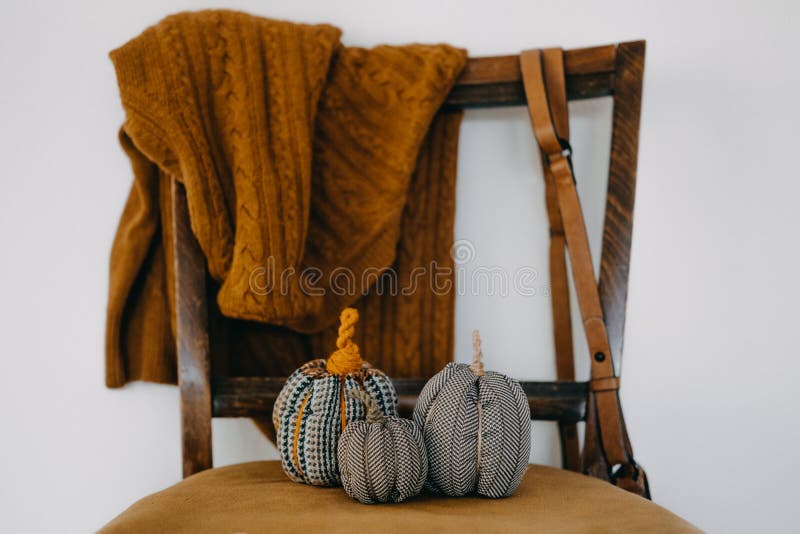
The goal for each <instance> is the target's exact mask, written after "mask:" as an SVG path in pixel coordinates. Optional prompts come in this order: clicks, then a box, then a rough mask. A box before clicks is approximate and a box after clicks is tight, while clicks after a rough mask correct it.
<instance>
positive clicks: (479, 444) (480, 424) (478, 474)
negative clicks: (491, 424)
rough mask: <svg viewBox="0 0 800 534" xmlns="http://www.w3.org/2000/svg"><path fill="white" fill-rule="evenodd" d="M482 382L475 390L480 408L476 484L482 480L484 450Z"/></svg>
mask: <svg viewBox="0 0 800 534" xmlns="http://www.w3.org/2000/svg"><path fill="white" fill-rule="evenodd" d="M480 383H481V381H480V380H478V381H476V382H475V389H476V390H477V393H478V395H477V403H476V404H477V406H478V460H477V462H476V464H475V484H476V487H477V484H479V483H480V480H481V449H482V448H483V407H482V406H481V389H480Z"/></svg>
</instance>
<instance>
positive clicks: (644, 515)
mask: <svg viewBox="0 0 800 534" xmlns="http://www.w3.org/2000/svg"><path fill="white" fill-rule="evenodd" d="M387 529H388V530H387ZM521 531H525V532H530V531H541V532H698V530H697V529H696V528H695V527H693V526H692V525H691V524H689V523H687V522H686V521H684V520H683V519H681V518H679V517H678V516H676V515H675V514H673V513H671V512H669V511H667V510H665V509H664V508H661V507H660V506H658V505H656V504H653V503H652V502H650V501H647V500H645V499H642V498H641V497H637V496H636V495H633V494H631V493H627V492H625V491H623V490H620V489H618V488H616V487H613V486H612V485H610V484H607V483H605V482H602V481H600V480H597V479H593V478H590V477H587V476H584V475H579V474H577V473H573V472H570V471H563V470H560V469H554V468H551V467H544V466H539V465H531V466H529V468H528V472H527V473H526V475H525V477H524V479H523V481H522V484H521V485H520V487H519V489H518V490H517V492H516V493H515V494H514V495H513V496H512V497H509V498H506V499H486V498H481V497H462V498H447V497H434V496H429V495H421V496H419V497H416V498H414V499H411V500H409V501H406V502H403V503H400V504H382V505H378V504H373V505H366V504H360V503H358V502H356V501H353V500H352V499H350V498H349V497H348V496H347V495H346V494H345V493H344V491H343V490H342V488H320V487H312V486H307V485H305V484H297V483H296V482H292V481H290V480H289V479H287V478H286V475H284V474H283V471H282V470H281V466H280V462H251V463H244V464H238V465H231V466H227V467H219V468H216V469H210V470H208V471H204V472H202V473H198V474H196V475H194V476H191V477H189V478H187V479H186V480H184V481H182V482H179V483H178V484H175V485H174V486H172V487H170V488H167V489H165V490H164V491H160V492H158V493H154V494H153V495H150V496H148V497H145V498H144V499H142V500H140V501H138V502H137V503H135V504H134V505H133V506H131V507H130V508H128V509H127V510H125V511H124V512H123V513H122V514H120V515H119V516H118V517H117V518H116V519H114V520H113V521H111V522H110V523H109V524H108V525H106V526H105V527H103V529H102V530H101V531H100V532H102V533H105V534H112V533H125V532H136V533H140V532H187V533H192V534H202V533H206V532H208V533H211V532H213V533H234V532H235V533H243V532H247V533H251V534H252V533H258V532H305V533H308V532H325V533H326V534H327V533H335V532H346V533H347V534H352V533H353V532H359V533H366V532H383V533H385V532H437V533H446V532H456V533H459V534H464V533H467V532H481V533H482V534H486V533H489V532H521Z"/></svg>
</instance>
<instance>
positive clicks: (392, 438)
mask: <svg viewBox="0 0 800 534" xmlns="http://www.w3.org/2000/svg"><path fill="white" fill-rule="evenodd" d="M351 393H353V395H352V396H353V397H356V398H360V399H361V400H362V402H363V403H364V405H365V406H367V420H366V421H352V422H350V423H348V425H347V428H345V430H344V432H343V433H342V437H341V439H339V471H340V472H341V475H342V486H344V490H345V491H346V492H347V494H348V495H349V496H350V497H352V498H354V499H356V500H358V501H361V502H362V503H365V504H371V503H386V502H401V501H404V500H406V499H408V498H409V497H413V496H414V495H417V494H418V493H419V492H420V491H422V487H423V485H424V484H425V477H426V476H427V473H428V460H427V457H426V454H425V446H424V443H423V440H422V433H421V432H420V430H419V427H418V426H417V425H416V424H415V423H414V422H413V421H411V420H409V419H403V418H401V417H394V416H388V417H387V416H384V415H383V413H382V412H381V409H380V407H379V406H378V403H377V402H376V401H375V400H374V399H373V397H371V396H370V394H369V393H366V392H363V391H359V392H357V393H356V392H355V391H353V392H351Z"/></svg>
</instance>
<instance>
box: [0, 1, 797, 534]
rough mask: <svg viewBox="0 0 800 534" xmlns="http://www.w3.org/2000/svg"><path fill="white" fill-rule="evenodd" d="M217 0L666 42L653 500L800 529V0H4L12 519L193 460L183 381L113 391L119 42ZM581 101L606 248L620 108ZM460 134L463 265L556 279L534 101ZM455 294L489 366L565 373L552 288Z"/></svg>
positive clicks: (632, 368) (575, 117) (3, 217)
mask: <svg viewBox="0 0 800 534" xmlns="http://www.w3.org/2000/svg"><path fill="white" fill-rule="evenodd" d="M201 6H204V7H206V6H207V7H214V6H216V7H223V6H232V7H239V8H242V9H248V10H249V11H251V12H255V13H258V14H262V15H266V16H272V17H277V18H288V19H292V20H296V21H309V22H322V21H326V22H331V23H334V24H336V25H338V26H340V27H341V28H343V29H344V30H345V33H344V40H345V42H346V43H348V44H351V45H372V44H376V43H383V42H389V43H404V42H410V41H426V42H435V41H447V42H451V43H453V44H457V45H461V46H464V47H466V48H468V49H469V51H470V53H471V54H472V55H490V54H502V53H505V54H507V53H514V52H516V51H518V50H520V49H523V48H528V47H535V46H552V45H562V46H564V47H577V46H588V45H595V44H602V43H610V42H618V41H624V40H630V39H637V38H646V39H647V40H648V47H647V62H646V77H645V93H644V107H643V115H642V132H641V145H640V158H639V184H638V191H637V201H636V219H635V220H636V224H635V235H634V245H633V258H632V271H631V280H630V295H629V299H628V324H627V330H626V338H625V347H626V350H625V365H624V382H623V384H624V386H623V400H624V404H625V409H626V415H627V418H628V423H629V426H630V429H631V433H632V437H633V440H634V444H635V447H636V449H637V454H638V457H639V458H640V460H641V461H642V462H643V463H644V465H645V466H646V467H647V469H648V472H649V474H650V478H651V482H652V488H653V494H654V497H655V500H656V502H658V503H660V504H662V505H664V506H666V507H668V508H670V509H672V510H674V511H675V512H677V513H678V514H680V515H682V516H684V517H685V518H687V519H689V520H690V521H693V522H694V523H696V524H697V525H699V526H700V527H702V528H704V529H707V530H711V531H718V532H751V531H756V530H762V531H770V532H774V531H791V530H793V529H796V528H798V527H797V525H798V520H797V516H796V513H797V512H796V501H797V497H798V495H800V492H798V490H797V487H796V484H797V483H796V480H797V477H798V476H800V459H799V458H800V455H798V453H797V448H798V446H800V431H798V424H797V421H798V415H797V412H796V408H797V404H796V402H795V399H796V396H795V395H794V394H793V392H794V389H795V387H796V383H797V378H798V374H800V358H798V357H799V356H800V352H799V351H798V349H797V342H796V337H797V320H798V319H799V318H800V316H799V315H798V308H797V303H798V302H800V284H798V276H797V273H798V271H800V254H799V253H798V237H797V234H798V231H800V216H798V211H797V198H798V195H800V179H799V178H800V176H798V172H797V170H796V169H797V167H796V166H797V157H796V154H797V150H798V146H797V145H798V143H797V142H798V141H799V140H800V139H798V134H797V125H798V123H800V106H799V105H798V99H797V96H796V89H797V87H798V86H800V75H798V66H797V65H798V61H797V54H798V52H800V32H798V27H800V26H798V22H800V21H799V20H798V8H797V4H795V3H792V2H789V1H786V2H776V1H773V2H765V1H761V2H750V3H746V2H708V1H699V0H695V1H691V2H688V1H677V0H673V1H672V2H668V3H667V2H664V3H660V4H659V5H656V4H655V3H649V2H636V1H631V2H626V1H621V0H610V1H607V2H572V1H569V2H568V1H564V2H549V3H548V2H521V1H520V2H508V1H501V0H494V1H493V2H488V3H487V2H456V1H450V2H420V1H406V2H387V1H383V2H376V1H373V2H356V1H349V2H324V1H319V2H299V1H298V2H291V3H288V2H277V1H269V2H266V1H264V2H258V3H253V2H227V1H222V0H220V1H218V2H209V1H202V2H189V1H186V0H182V1H175V2H162V1H157V0H146V1H144V0H139V1H137V2H125V3H121V2H103V1H101V0H92V1H87V0H72V1H70V2H56V1H50V2H45V1H34V0H26V1H24V2H23V1H16V2H13V1H11V2H9V1H8V0H4V1H3V2H2V4H0V165H2V173H1V174H0V250H1V251H2V252H0V260H1V261H0V406H2V419H0V480H2V483H0V531H5V532H52V531H59V532H86V531H90V530H93V529H96V528H98V527H100V526H101V525H102V524H103V523H104V522H106V521H107V520H109V519H110V518H111V517H113V516H114V515H115V514H117V513H118V512H120V511H121V510H122V509H124V508H125V507H126V506H127V505H129V504H130V503H131V502H133V501H134V500H135V499H137V498H139V497H142V496H144V495H145V494H146V493H148V492H152V491H155V490H158V489H161V488H163V487H165V486H167V485H169V484H171V483H173V482H176V481H177V480H179V478H180V458H179V455H180V449H179V434H178V424H179V416H178V406H177V400H178V396H177V391H176V389H175V388H174V387H165V386H155V385H151V384H134V385H132V386H129V387H126V388H125V389H123V390H116V391H111V390H107V389H105V388H104V386H103V367H102V362H103V353H102V347H103V320H104V307H105V298H106V286H107V262H108V254H109V249H110V245H111V239H112V236H113V232H114V229H115V226H116V223H117V219H118V217H119V215H120V213H121V209H122V205H123V202H124V199H125V197H126V194H127V191H128V187H129V185H130V181H131V172H130V169H129V167H128V162H127V161H126V158H125V157H124V155H123V153H122V151H121V149H120V148H119V147H118V145H117V141H116V131H117V128H118V126H119V125H120V123H121V122H122V119H123V117H122V110H121V107H120V104H119V100H118V95H117V88H116V82H115V78H114V73H113V70H112V67H111V62H110V61H109V60H108V58H107V52H108V51H109V50H110V49H112V48H114V47H117V46H119V45H121V44H122V43H124V42H125V41H126V40H127V39H129V38H131V37H133V36H135V35H137V34H138V33H139V32H140V31H141V30H142V29H144V28H145V27H146V26H147V25H150V24H152V23H155V22H156V21H157V20H159V19H160V18H161V17H162V16H164V15H166V14H168V13H170V12H174V11H178V10H182V9H189V8H199V7H201ZM571 112H572V124H573V129H574V132H573V137H574V138H575V142H574V145H575V148H576V150H575V152H576V155H577V160H576V167H577V174H578V180H579V188H580V193H581V195H582V198H583V200H584V202H585V208H586V211H587V219H588V224H589V225H590V227H591V228H592V232H593V235H592V239H593V245H595V246H597V245H599V237H600V233H599V229H600V225H601V223H602V208H603V198H602V194H601V191H602V187H603V186H604V181H605V179H606V177H605V171H604V169H605V164H606V162H607V158H608V156H607V150H608V146H609V133H608V128H609V127H610V112H611V107H610V104H609V102H603V101H597V102H593V103H578V104H575V105H572V106H571ZM462 136H463V137H462V143H461V154H460V169H459V172H460V176H459V192H458V209H459V211H458V219H457V237H458V238H463V239H469V240H471V241H472V242H473V243H474V244H475V247H476V251H477V258H476V260H475V262H474V263H471V264H468V265H466V266H465V268H466V269H467V270H469V269H472V268H473V267H474V266H475V265H478V264H483V265H498V266H502V267H505V268H507V269H511V270H513V269H515V268H517V267H519V266H523V265H530V266H533V267H535V268H537V269H539V270H540V272H541V275H542V279H541V281H542V284H543V286H546V283H547V278H546V276H547V275H546V261H547V260H546V258H547V252H546V246H547V245H546V239H547V232H546V218H545V212H544V203H543V200H542V198H543V197H542V185H541V174H540V171H539V169H538V161H537V159H536V156H535V155H534V154H533V150H532V146H533V139H532V136H531V133H530V127H529V125H528V122H527V118H526V117H525V115H524V112H523V111H522V110H520V109H505V110H481V111H475V112H470V113H468V114H467V116H466V119H465V122H464V127H463V133H462ZM595 250H596V251H597V250H598V248H597V247H596V248H595ZM457 312H458V315H457V336H458V339H457V352H458V356H457V357H458V358H459V359H467V358H469V332H470V330H471V329H472V328H473V327H475V326H479V327H480V328H481V330H482V333H483V337H484V340H485V352H486V355H487V359H488V360H489V363H490V365H491V366H492V367H494V368H497V369H504V370H507V372H509V373H511V374H514V375H516V376H518V377H520V378H552V377H553V375H554V366H553V363H552V349H551V344H552V342H551V337H550V333H549V329H550V318H549V302H548V301H547V299H546V298H545V297H542V296H537V297H521V296H514V295H510V296H508V297H506V298H501V297H498V296H489V295H485V294H479V295H464V296H462V297H460V298H459V300H458V304H457ZM577 346H578V347H579V348H583V342H582V341H580V340H578V345H577ZM583 367H584V368H585V367H586V365H584V366H583ZM535 427H536V428H535V430H534V432H535V436H536V437H535V454H534V459H535V460H536V461H537V462H542V463H550V464H556V463H557V462H558V456H557V452H556V451H555V449H554V448H553V444H554V441H553V438H554V434H553V429H552V427H551V426H548V425H547V424H536V425H535ZM214 447H215V450H214V455H215V460H216V462H217V464H218V465H219V464H225V463H231V462H238V461H243V460H248V459H258V458H274V457H275V451H274V450H273V449H272V448H271V447H270V446H268V445H267V444H266V442H265V441H264V440H263V439H262V438H261V437H260V436H259V434H257V432H256V431H255V429H254V428H253V427H252V426H251V425H250V424H249V423H248V422H247V421H236V420H224V421H222V420H218V421H215V424H214Z"/></svg>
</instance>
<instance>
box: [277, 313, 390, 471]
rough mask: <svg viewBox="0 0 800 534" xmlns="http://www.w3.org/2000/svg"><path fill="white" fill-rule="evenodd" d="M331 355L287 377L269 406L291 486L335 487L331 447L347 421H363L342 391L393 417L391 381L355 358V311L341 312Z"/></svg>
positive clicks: (360, 404) (335, 468) (356, 406)
mask: <svg viewBox="0 0 800 534" xmlns="http://www.w3.org/2000/svg"><path fill="white" fill-rule="evenodd" d="M340 320H341V325H340V326H339V338H338V339H337V340H336V346H337V350H336V351H335V352H334V353H333V354H331V355H330V357H329V358H328V359H327V361H326V360H324V359H317V360H312V361H310V362H308V363H306V364H305V365H303V366H302V367H300V368H299V369H297V370H296V371H295V372H294V373H292V374H291V376H289V378H288V379H287V380H286V384H284V386H283V389H282V390H281V392H280V394H279V395H278V398H277V400H276V401H275V407H274V409H273V411H272V422H273V423H274V424H275V431H276V441H277V446H278V451H279V452H280V455H281V464H282V466H283V470H284V472H285V473H286V475H287V476H288V477H289V478H290V479H292V480H294V481H295V482H304V483H306V484H312V485H314V486H337V485H339V484H340V478H339V469H338V465H337V461H336V445H337V443H338V441H339V436H340V434H341V433H342V431H343V430H344V428H345V426H346V425H347V423H348V422H349V421H356V420H363V419H364V418H365V416H366V409H365V407H364V403H363V402H361V401H358V400H355V399H353V398H351V397H350V396H348V395H346V394H345V393H346V392H347V391H348V390H365V391H367V392H368V393H369V394H370V395H371V396H372V398H374V399H375V403H376V406H377V409H379V410H380V411H381V413H383V414H385V415H397V393H396V392H395V390H394V386H393V385H392V382H391V380H389V378H388V377H387V376H386V375H385V374H384V373H383V372H381V371H379V370H378V369H375V368H373V367H371V366H370V365H369V364H368V363H366V362H364V361H363V360H362V359H361V354H360V352H359V350H358V345H356V344H355V343H354V342H353V339H352V338H353V334H354V333H355V325H356V323H357V322H358V311H357V310H355V309H354V308H346V309H345V310H344V311H342V314H341V317H340Z"/></svg>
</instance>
